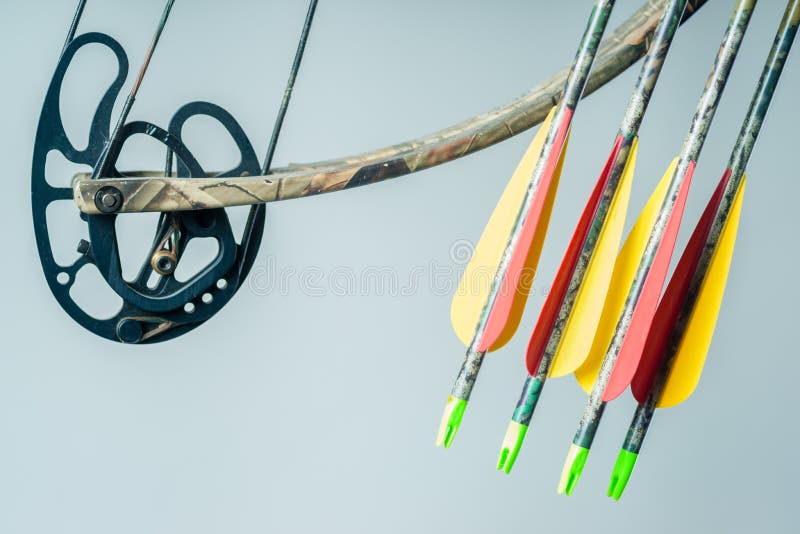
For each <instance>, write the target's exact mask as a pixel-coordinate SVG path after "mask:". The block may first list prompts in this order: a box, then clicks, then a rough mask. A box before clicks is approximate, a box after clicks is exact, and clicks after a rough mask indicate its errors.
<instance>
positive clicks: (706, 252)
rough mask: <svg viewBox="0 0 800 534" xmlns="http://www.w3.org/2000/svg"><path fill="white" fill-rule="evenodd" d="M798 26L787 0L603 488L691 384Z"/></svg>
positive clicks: (666, 300)
mask: <svg viewBox="0 0 800 534" xmlns="http://www.w3.org/2000/svg"><path fill="white" fill-rule="evenodd" d="M798 26H800V0H791V1H790V2H789V3H788V4H787V6H786V11H785V12H784V15H783V19H782V20H781V24H780V26H779V28H778V32H777V34H776V36H775V41H774V43H773V45H772V49H771V50H770V53H769V57H768V58H767V62H766V64H765V65H764V70H763V71H762V73H761V77H760V79H759V81H758V85H757V87H756V91H755V94H754V95H753V99H752V101H751V102H750V108H749V110H748V112H747V116H746V117H745V120H744V123H743V124H742V128H741V130H740V132H739V137H738V139H737V140H736V145H735V147H734V149H733V152H732V153H731V156H730V159H729V160H728V166H727V168H726V169H725V172H724V173H723V175H722V179H721V180H720V181H719V184H718V185H717V188H716V191H715V192H714V195H713V196H712V197H711V200H710V201H709V202H708V204H707V205H706V208H705V211H704V212H703V215H702V216H701V217H700V221H699V222H698V223H697V226H696V227H695V229H694V232H693V233H692V236H691V238H690V240H689V242H688V244H687V245H686V249H685V250H684V251H683V255H682V256H681V259H680V261H679V263H678V266H677V267H676V269H675V272H674V273H673V275H672V278H671V279H670V282H669V285H668V286H667V290H666V292H665V293H664V296H663V298H662V299H661V303H660V304H659V306H658V311H657V312H656V316H655V320H654V321H653V326H652V327H651V329H650V332H649V334H648V336H647V342H646V343H645V346H644V352H643V355H642V361H641V363H640V365H639V368H638V369H637V371H636V374H635V376H634V378H633V381H632V383H631V390H632V392H633V395H634V397H635V398H636V400H637V401H638V402H639V405H638V406H637V408H636V411H635V412H634V416H633V420H632V421H631V424H630V427H629V428H628V433H627V435H626V437H625V441H624V442H623V445H622V449H621V450H620V453H619V456H618V457H617V461H616V464H615V465H614V472H613V474H612V475H611V481H610V482H609V486H608V496H609V497H613V498H614V499H615V500H619V498H620V497H621V496H622V492H623V491H624V490H625V486H626V484H627V483H628V479H629V478H630V476H631V473H632V471H633V466H634V464H635V463H636V459H637V457H638V455H639V451H640V450H641V447H642V442H643V441H644V438H645V435H646V434H647V430H648V428H649V426H650V423H651V422H652V418H653V415H654V413H655V410H656V408H668V407H671V406H675V405H677V404H680V403H681V402H683V401H684V400H686V399H687V398H688V397H689V396H690V395H691V394H692V392H693V391H694V390H695V388H696V387H697V383H698V381H699V379H700V374H701V373H702V372H703V364H704V363H705V359H706V356H707V354H708V348H709V346H710V345H711V338H712V336H713V334H714V327H715V325H716V322H717V316H718V314H719V309H720V305H721V304H722V296H723V293H724V291H725V283H726V281H727V278H728V271H729V269H730V264H731V259H732V257H733V248H734V244H735V242H736V234H737V230H738V228H739V216H740V213H741V210H742V202H743V198H744V189H745V182H746V176H745V170H746V167H747V162H748V161H749V159H750V155H751V153H752V150H753V145H754V144H755V141H756V138H757V137H758V134H759V132H760V130H761V125H762V124H763V122H764V117H765V115H766V113H767V109H768V108H769V105H770V102H771V101H772V97H773V95H774V93H775V88H776V86H777V84H778V79H779V78H780V76H781V72H782V71H783V66H784V63H785V61H786V57H787V56H788V55H789V51H790V49H791V47H792V44H793V43H794V38H795V35H796V33H797V29H798Z"/></svg>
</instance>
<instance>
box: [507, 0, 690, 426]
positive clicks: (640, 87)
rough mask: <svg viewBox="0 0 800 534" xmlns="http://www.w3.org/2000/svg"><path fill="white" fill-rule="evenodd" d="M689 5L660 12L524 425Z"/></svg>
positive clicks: (525, 397)
mask: <svg viewBox="0 0 800 534" xmlns="http://www.w3.org/2000/svg"><path fill="white" fill-rule="evenodd" d="M686 4H687V2H686V0H673V1H671V2H670V3H669V4H668V5H667V6H666V7H665V8H664V11H663V13H662V15H661V19H660V20H659V23H658V26H657V28H656V31H655V33H654V36H653V42H652V43H651V45H650V49H649V51H648V53H647V56H646V58H645V61H644V63H643V64H642V69H641V71H640V72H639V78H638V80H637V82H636V86H635V87H634V90H633V93H632V94H631V98H630V100H629V102H628V107H627V109H626V111H625V116H624V118H623V120H622V125H621V126H620V129H619V133H618V138H619V140H620V142H619V148H618V152H617V157H616V159H615V161H614V165H613V167H612V169H611V174H610V176H609V178H608V182H607V184H606V187H605V189H604V191H603V197H602V199H601V201H600V203H599V204H598V206H597V211H596V213H595V216H594V219H593V221H592V225H591V228H590V230H589V233H588V235H587V236H586V239H585V241H584V243H583V246H582V248H581V253H580V257H579V259H578V262H577V265H576V266H575V269H574V271H573V274H572V277H571V279H570V282H569V287H568V289H567V292H566V294H565V296H564V300H563V301H562V304H561V308H560V310H559V312H558V317H557V319H556V322H555V323H554V324H553V326H552V330H551V333H550V337H549V339H548V341H547V345H546V348H545V351H544V353H543V355H542V359H541V360H540V362H539V365H538V367H537V370H536V372H535V373H534V374H533V375H529V376H528V377H527V379H526V380H525V384H524V386H523V390H522V394H521V395H520V398H519V401H518V402H517V407H516V409H515V410H514V414H513V416H512V420H513V421H515V422H517V423H520V424H523V425H528V424H529V423H530V420H531V417H532V415H533V411H534V409H535V407H536V403H537V402H538V399H539V395H540V393H541V390H542V388H543V386H544V383H545V381H546V380H547V376H548V373H549V371H550V367H551V366H552V363H553V359H554V357H555V354H556V352H557V351H558V347H559V345H560V343H561V338H562V336H563V334H564V329H565V327H566V324H567V320H568V319H569V316H570V314H571V313H572V310H573V307H574V305H575V300H576V298H577V295H578V291H579V289H580V287H581V284H582V282H583V280H584V278H585V275H586V271H587V269H588V267H589V263H590V261H591V259H592V256H593V254H594V251H595V249H596V246H597V242H598V239H599V237H600V233H601V231H602V229H603V225H604V223H605V221H606V216H607V215H608V210H609V208H610V206H611V203H612V201H613V200H614V197H615V194H616V192H617V189H618V187H619V183H620V179H621V178H622V175H623V172H624V170H625V166H626V164H627V162H628V157H629V155H630V151H631V147H632V146H633V142H634V140H635V139H636V138H637V136H638V135H639V127H640V126H641V124H642V119H643V118H644V114H645V112H646V111H647V106H648V104H649V103H650V98H651V97H652V94H653V90H654V89H655V86H656V83H657V82H658V77H659V75H660V74H661V69H662V67H663V65H664V61H665V59H666V57H667V54H668V53H669V49H670V45H671V44H672V41H673V38H674V37H675V32H676V31H677V29H678V26H679V24H680V21H681V17H682V16H683V12H684V10H685V9H686Z"/></svg>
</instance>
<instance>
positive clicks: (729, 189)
mask: <svg viewBox="0 0 800 534" xmlns="http://www.w3.org/2000/svg"><path fill="white" fill-rule="evenodd" d="M798 27H800V0H791V1H790V2H789V3H788V4H787V6H786V11H785V12H784V15H783V18H782V19H781V23H780V26H779V28H778V32H777V34H776V35H775V41H774V43H773V45H772V48H771V50H770V53H769V56H768V58H767V61H766V64H765V65H764V70H763V71H762V73H761V77H760V78H759V80H758V85H757V87H756V91H755V94H754V95H753V99H752V100H751V102H750V107H749V109H748V111H747V115H746V117H745V120H744V123H743V124H742V128H741V130H740V131H739V136H738V138H737V139H736V144H735V146H734V149H733V152H732V153H731V156H730V159H729V160H728V170H729V171H730V176H729V178H728V182H727V184H726V186H725V192H724V194H723V196H722V199H721V201H720V204H719V207H718V209H717V212H716V214H715V216H714V222H713V223H712V225H711V228H710V230H709V233H708V236H707V238H706V242H705V245H704V247H703V252H702V254H701V256H700V259H699V261H698V264H697V268H696V270H695V271H694V273H693V275H692V280H691V282H690V284H689V290H688V292H687V295H686V298H685V300H684V301H683V304H682V305H681V311H680V312H679V315H678V318H677V320H676V322H675V325H674V327H673V330H672V333H671V335H670V339H669V342H668V343H667V345H666V348H665V352H664V354H663V356H662V358H663V359H662V362H661V365H660V366H659V369H658V372H657V373H656V375H655V378H654V381H653V384H652V386H651V387H650V390H649V392H648V395H647V399H646V400H645V401H644V402H642V403H640V404H639V405H638V407H637V408H636V411H635V413H634V416H633V421H632V422H631V425H630V427H629V429H628V433H627V436H626V437H625V441H624V443H623V445H622V448H623V449H624V450H626V451H628V452H631V453H636V454H638V453H639V450H640V449H641V447H642V442H643V441H644V437H645V435H646V433H647V429H648V427H649V426H650V422H651V420H652V417H653V414H654V412H655V409H656V406H657V404H658V401H659V399H660V398H661V394H662V392H663V390H664V386H665V385H666V382H667V378H668V377H669V372H670V370H671V368H672V363H673V361H674V357H675V355H676V353H677V351H678V346H679V344H680V342H681V339H682V337H683V333H684V331H685V328H686V324H687V322H688V320H689V318H690V317H691V313H692V310H693V308H694V306H695V304H696V302H697V298H698V295H699V293H700V287H701V285H702V284H703V281H704V280H705V278H706V274H707V272H708V269H709V265H710V263H711V259H712V257H713V254H714V251H715V250H716V247H717V243H718V242H719V238H720V235H721V234H722V230H723V228H724V226H725V222H726V221H727V220H728V216H729V215H730V210H731V206H732V204H733V201H734V198H735V197H736V194H737V192H738V191H739V187H740V185H741V183H742V177H743V176H744V172H745V169H746V167H747V162H748V161H749V159H750V155H751V154H752V151H753V146H754V145H755V142H756V139H757V138H758V134H759V132H760V131H761V126H762V124H763V122H764V118H765V116H766V114H767V110H768V109H769V106H770V103H771V102H772V97H773V95H774V94H775V89H776V87H777V84H778V80H779V79H780V76H781V73H782V71H783V67H784V64H785V62H786V58H787V57H788V55H789V51H790V50H791V48H792V44H793V43H794V40H795V36H796V34H797V30H798Z"/></svg>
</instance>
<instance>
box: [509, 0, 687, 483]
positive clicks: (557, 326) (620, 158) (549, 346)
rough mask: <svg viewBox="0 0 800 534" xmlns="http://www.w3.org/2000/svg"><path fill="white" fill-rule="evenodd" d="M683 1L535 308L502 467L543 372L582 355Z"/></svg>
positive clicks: (571, 366) (676, 1) (566, 366)
mask: <svg viewBox="0 0 800 534" xmlns="http://www.w3.org/2000/svg"><path fill="white" fill-rule="evenodd" d="M685 8H686V0H673V1H672V2H669V3H668V4H667V5H666V6H665V8H664V11H663V13H662V15H661V19H660V20H659V23H658V27H657V28H656V31H655V33H654V36H653V41H652V43H651V44H650V48H649V50H648V54H647V57H646V58H645V61H644V63H643V64H642V69H641V72H640V73H639V78H638V81H637V82H636V86H635V88H634V91H633V93H632V94H631V98H630V101H629V103H628V108H627V110H626V112H625V117H624V119H623V121H622V126H621V127H620V129H619V132H618V134H617V137H616V139H615V141H614V145H613V147H612V149H611V154H610V155H609V157H608V160H607V161H606V163H605V166H604V168H603V171H602V172H601V174H600V177H599V178H598V180H597V183H596V184H595V186H594V190H593V191H592V194H591V196H590V198H589V200H588V202H587V203H586V206H585V207H584V209H583V213H582V214H581V218H580V220H579V221H578V226H577V228H576V229H575V232H574V233H573V235H572V239H571V240H570V243H569V246H568V247H567V251H566V253H565V254H564V258H563V259H562V260H561V265H560V267H559V269H558V272H557V274H556V277H555V280H554V282H553V285H552V288H551V290H550V293H549V294H548V295H547V299H546V300H545V303H544V306H543V307H542V311H541V313H540V314H539V319H538V321H537V323H536V327H535V328H534V330H533V334H532V335H531V339H530V342H529V344H528V350H527V354H526V365H527V369H528V376H527V377H526V379H525V384H524V385H523V388H522V393H521V394H520V398H519V401H517V405H516V408H515V409H514V413H513V414H512V416H511V422H510V423H509V424H508V429H507V430H506V434H505V437H504V439H503V445H502V447H501V449H500V456H499V458H498V460H497V469H498V470H502V471H504V472H505V473H510V472H511V468H512V467H513V466H514V462H515V461H516V459H517V455H518V454H519V450H520V447H521V446H522V442H523V440H524V439H525V435H526V434H527V431H528V426H529V424H530V421H531V418H532V416H533V411H534V410H535V409H536V405H537V403H538V401H539V398H540V396H541V392H542V389H543V388H544V385H545V382H546V380H547V378H548V377H559V376H564V375H568V374H570V373H572V372H574V371H575V370H576V369H577V368H578V367H580V365H581V364H582V363H583V362H584V360H585V358H586V356H588V354H589V350H590V348H591V342H592V338H593V336H594V331H595V326H596V325H597V321H598V320H599V318H600V312H601V311H602V307H603V300H604V299H605V294H606V290H607V289H608V284H609V281H610V279H611V272H612V268H613V266H614V259H615V258H616V254H617V250H618V249H619V243H620V240H621V238H622V228H623V225H624V224H625V213H626V212H627V207H628V200H629V198H630V190H631V183H632V181H633V173H634V168H635V166H636V153H637V146H638V133H639V127H640V125H641V123H642V119H643V117H644V114H645V111H646V110H647V106H648V104H649V102H650V97H651V95H652V92H653V89H654V88H655V85H656V83H657V81H658V77H659V75H660V73H661V68H662V66H663V64H664V60H665V59H666V57H667V53H668V52H669V48H670V45H671V44H672V39H673V37H674V36H675V30H677V28H678V24H679V22H680V20H681V17H682V15H683V12H684V10H685Z"/></svg>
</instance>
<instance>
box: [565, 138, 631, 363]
mask: <svg viewBox="0 0 800 534" xmlns="http://www.w3.org/2000/svg"><path fill="white" fill-rule="evenodd" d="M638 148H639V139H638V138H636V139H634V141H633V144H632V146H631V150H630V153H629V154H628V161H627V162H626V163H625V170H624V171H623V173H622V176H621V177H620V183H619V186H618V187H617V191H616V193H615V195H614V199H613V200H612V202H611V206H610V207H609V209H608V214H607V215H606V220H605V223H604V224H603V227H602V229H601V230H600V236H599V237H598V239H597V243H596V245H595V250H594V253H593V254H592V258H591V260H589V265H588V267H587V268H586V273H585V274H584V278H583V282H582V283H581V287H580V289H579V290H578V295H577V296H576V297H575V303H574V305H573V307H572V312H571V313H570V316H569V319H568V320H567V325H566V327H565V328H564V333H563V334H562V337H561V342H560V343H559V346H558V351H557V352H556V355H555V358H554V361H553V366H552V367H551V369H550V376H551V377H559V376H565V375H568V374H570V373H573V372H574V371H575V370H576V369H577V368H579V367H580V366H581V365H582V364H583V362H584V361H586V358H587V356H588V355H589V350H590V349H591V347H592V339H593V338H594V335H595V330H596V328H597V324H598V320H599V319H600V313H601V312H602V310H603V302H604V301H605V299H606V290H607V289H608V285H609V282H610V281H611V273H612V271H613V269H614V260H615V259H616V257H617V251H618V250H619V243H620V241H621V240H622V230H623V227H624V226H625V214H626V213H627V211H628V201H629V200H630V196H631V184H632V183H633V174H634V170H635V168H636V154H637V152H638Z"/></svg>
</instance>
